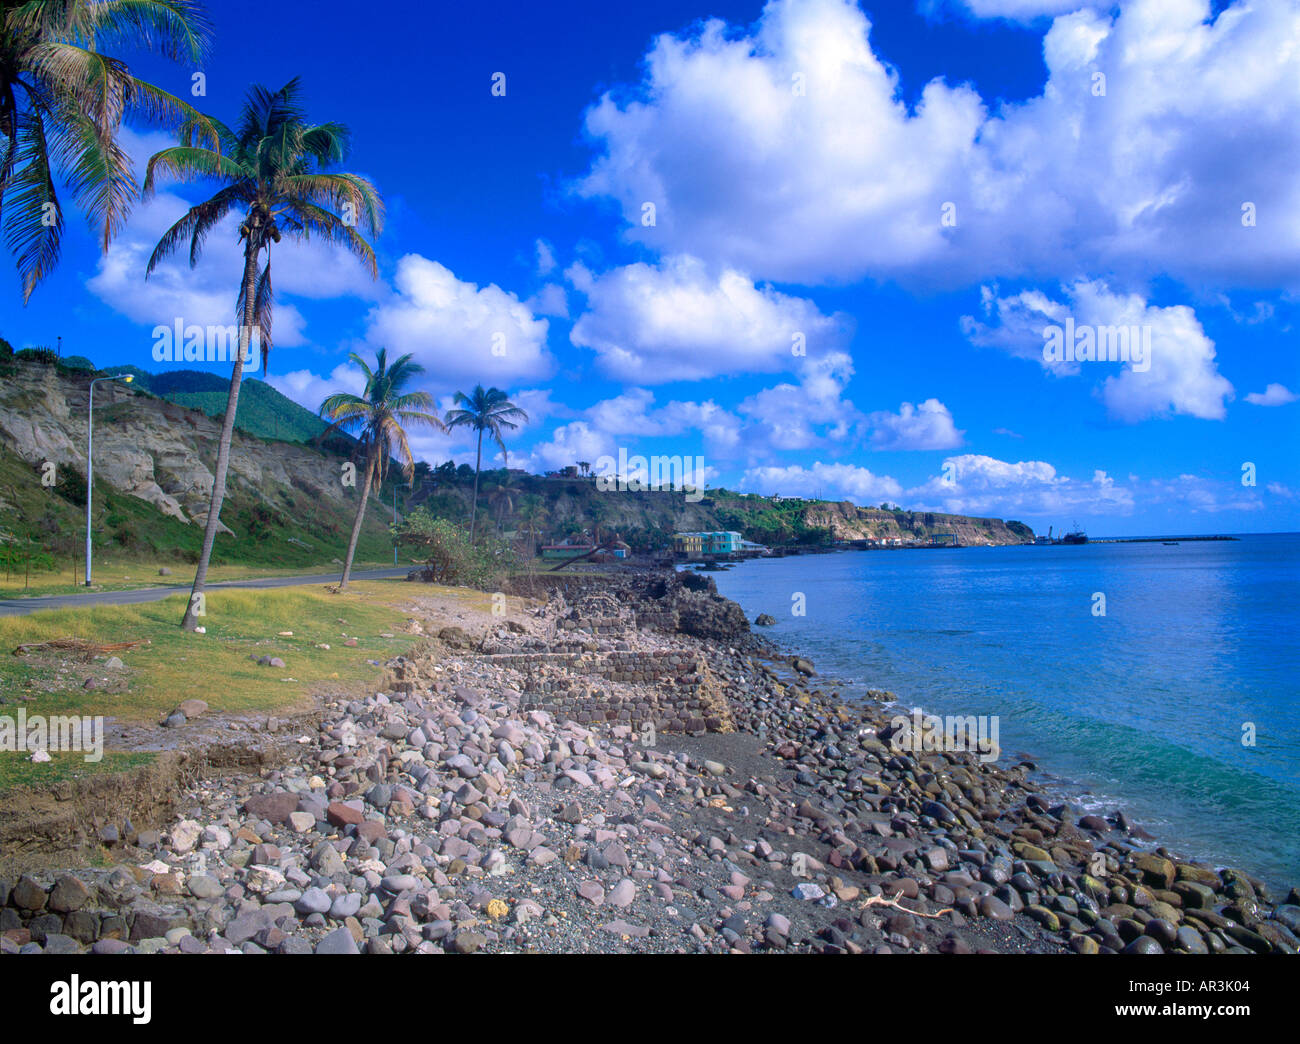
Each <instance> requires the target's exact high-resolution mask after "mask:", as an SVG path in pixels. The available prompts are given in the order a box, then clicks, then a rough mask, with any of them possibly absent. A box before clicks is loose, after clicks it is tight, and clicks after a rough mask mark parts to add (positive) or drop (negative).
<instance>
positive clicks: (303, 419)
mask: <svg viewBox="0 0 1300 1044" xmlns="http://www.w3.org/2000/svg"><path fill="white" fill-rule="evenodd" d="M105 372H108V371H105ZM113 372H116V373H132V374H134V375H135V383H136V386H137V387H139V388H143V389H144V390H145V391H147V392H149V393H150V394H152V395H157V396H158V397H159V398H160V399H166V400H167V401H168V402H174V403H176V405H178V406H184V407H186V408H188V409H192V410H202V411H203V412H204V413H206V414H207V415H208V416H209V417H220V416H221V415H222V414H223V413H224V412H225V410H226V397H227V396H228V395H229V393H230V379H229V377H223V376H221V375H219V374H215V373H205V372H203V371H201V370H165V371H163V372H161V373H150V372H148V371H147V370H141V369H140V368H139V367H136V366H121V367H116V368H114V369H113ZM326 426H327V425H326V424H325V422H324V421H323V420H321V419H320V418H319V417H318V416H316V414H314V413H312V412H311V411H310V410H307V409H304V408H303V407H301V406H299V405H298V404H297V403H296V402H294V401H293V400H292V399H289V398H287V397H285V396H284V395H281V394H280V393H279V392H278V391H276V390H275V389H274V388H272V387H271V386H270V385H269V384H267V383H266V382H265V381H259V380H257V379H255V378H251V377H250V378H245V379H244V382H243V384H242V385H241V386H240V389H239V406H238V407H237V408H236V410H235V427H237V428H238V429H239V430H240V431H245V432H247V433H248V434H250V435H256V436H257V437H258V438H261V439H267V440H282V441H285V442H306V441H307V440H308V439H312V438H315V437H316V436H317V435H319V434H320V433H321V432H323V431H324V430H325V428H326Z"/></svg>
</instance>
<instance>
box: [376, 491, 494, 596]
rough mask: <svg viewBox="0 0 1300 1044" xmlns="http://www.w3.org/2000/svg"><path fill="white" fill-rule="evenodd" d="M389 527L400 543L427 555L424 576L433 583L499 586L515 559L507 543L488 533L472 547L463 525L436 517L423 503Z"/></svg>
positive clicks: (483, 586)
mask: <svg viewBox="0 0 1300 1044" xmlns="http://www.w3.org/2000/svg"><path fill="white" fill-rule="evenodd" d="M389 528H390V529H391V530H392V533H393V536H394V538H395V539H396V540H397V542H398V544H399V545H401V546H405V547H410V548H414V549H415V550H417V551H418V552H419V553H420V554H422V555H425V556H427V558H426V565H425V568H424V571H423V579H424V580H426V581H428V582H430V583H436V584H463V585H465V586H468V587H479V588H486V587H489V586H499V583H498V582H499V580H500V578H501V577H502V576H503V575H504V574H505V573H506V572H508V570H509V569H510V566H511V564H512V563H513V559H514V553H513V551H512V549H511V548H510V547H509V545H508V544H506V543H504V542H503V541H501V540H499V539H497V538H496V537H494V536H491V535H490V534H489V535H484V537H483V539H482V540H480V541H479V542H478V543H477V544H476V545H474V546H472V547H471V546H470V542H469V537H468V535H467V534H466V532H465V530H464V529H462V528H461V527H460V526H459V525H457V524H456V523H454V522H451V521H449V520H447V519H445V518H435V517H434V516H433V515H431V514H430V513H429V512H428V511H427V510H425V508H424V507H418V508H416V509H415V510H414V511H412V512H411V513H410V514H408V515H407V516H406V517H405V518H404V519H403V520H402V521H401V522H400V523H399V524H397V525H395V526H390V527H389Z"/></svg>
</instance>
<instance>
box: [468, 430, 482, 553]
mask: <svg viewBox="0 0 1300 1044" xmlns="http://www.w3.org/2000/svg"><path fill="white" fill-rule="evenodd" d="M482 466H483V429H482V428H479V430H478V456H477V457H475V458H474V499H473V500H472V501H471V502H470V505H469V546H470V547H473V546H474V516H475V515H476V514H478V473H479V469H480V468H481V467H482Z"/></svg>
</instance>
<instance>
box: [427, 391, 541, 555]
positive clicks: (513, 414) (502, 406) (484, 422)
mask: <svg viewBox="0 0 1300 1044" xmlns="http://www.w3.org/2000/svg"><path fill="white" fill-rule="evenodd" d="M456 405H457V407H459V408H458V409H454V410H448V411H447V427H448V428H462V427H464V428H472V429H473V430H474V431H476V432H478V456H477V457H476V458H475V460H474V499H473V501H472V502H471V503H470V510H469V542H470V544H471V546H472V545H473V543H474V518H475V515H477V513H478V475H479V471H480V470H481V469H482V467H483V434H484V432H486V433H487V434H488V436H489V437H490V438H491V439H492V441H493V442H495V443H496V444H497V445H498V446H500V447H501V454H502V456H503V457H506V458H507V459H506V464H507V465H508V464H509V458H508V456H507V454H506V443H505V438H504V436H503V435H502V431H503V430H508V431H514V430H515V429H516V428H518V427H519V425H520V424H522V423H524V422H525V421H527V420H528V414H527V413H525V412H524V411H523V410H521V409H520V408H519V407H518V406H516V405H515V404H514V403H513V402H511V401H510V399H509V398H508V397H507V396H506V393H505V392H503V391H502V390H501V389H500V388H488V389H487V390H486V391H485V390H484V389H483V385H481V384H476V385H475V386H474V390H473V391H472V392H471V393H470V394H469V395H466V394H465V393H464V392H457V393H456Z"/></svg>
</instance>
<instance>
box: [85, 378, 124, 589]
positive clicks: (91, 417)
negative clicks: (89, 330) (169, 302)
mask: <svg viewBox="0 0 1300 1044" xmlns="http://www.w3.org/2000/svg"><path fill="white" fill-rule="evenodd" d="M133 380H135V377H134V376H132V375H131V374H129V373H118V374H114V375H113V376H112V377H96V378H95V379H94V380H92V381H91V382H90V402H89V405H88V407H87V410H86V586H87V587H89V586H90V492H91V490H92V489H93V488H94V484H95V483H94V479H93V478H92V475H91V469H92V467H93V464H94V446H95V385H96V384H98V383H99V382H100V381H123V382H125V383H126V384H130V383H131V382H132V381H133Z"/></svg>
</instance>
